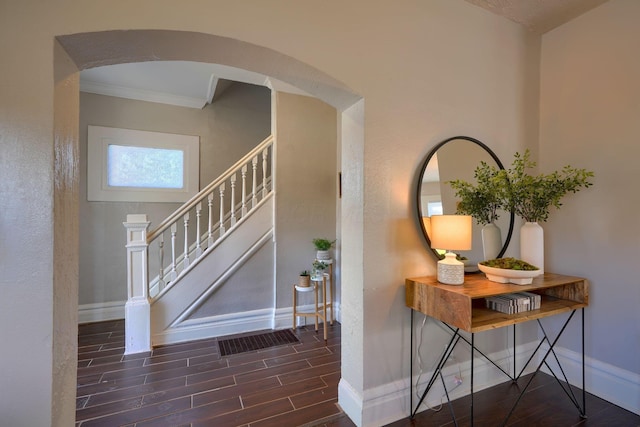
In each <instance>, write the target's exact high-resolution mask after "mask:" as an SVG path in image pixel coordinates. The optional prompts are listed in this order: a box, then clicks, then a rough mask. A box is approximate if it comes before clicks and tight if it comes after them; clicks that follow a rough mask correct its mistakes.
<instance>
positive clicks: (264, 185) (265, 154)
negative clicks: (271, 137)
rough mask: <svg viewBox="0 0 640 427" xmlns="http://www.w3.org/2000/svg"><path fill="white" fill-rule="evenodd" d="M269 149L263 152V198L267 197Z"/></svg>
mask: <svg viewBox="0 0 640 427" xmlns="http://www.w3.org/2000/svg"><path fill="white" fill-rule="evenodd" d="M268 154H269V148H265V149H264V150H262V197H263V198H264V197H267V193H268V191H267V155H268Z"/></svg>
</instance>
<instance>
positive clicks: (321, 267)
mask: <svg viewBox="0 0 640 427" xmlns="http://www.w3.org/2000/svg"><path fill="white" fill-rule="evenodd" d="M312 266H313V276H314V278H315V277H318V276H320V278H322V275H323V274H324V273H325V270H326V269H327V267H328V266H329V265H328V264H325V263H324V262H322V260H318V259H316V260H315V261H313V265H312ZM314 280H315V279H314Z"/></svg>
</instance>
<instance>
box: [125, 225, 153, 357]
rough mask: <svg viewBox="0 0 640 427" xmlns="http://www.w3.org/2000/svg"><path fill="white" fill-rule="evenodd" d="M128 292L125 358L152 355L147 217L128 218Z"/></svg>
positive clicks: (126, 226)
mask: <svg viewBox="0 0 640 427" xmlns="http://www.w3.org/2000/svg"><path fill="white" fill-rule="evenodd" d="M123 224H124V227H125V228H126V229H127V292H128V299H127V303H126V304H125V310H124V311H125V352H124V354H132V353H141V352H145V351H151V309H150V305H149V290H148V289H149V288H148V282H149V266H148V263H147V251H148V246H149V245H148V244H147V229H148V228H149V224H150V223H149V221H147V216H146V215H142V214H140V215H127V222H124V223H123Z"/></svg>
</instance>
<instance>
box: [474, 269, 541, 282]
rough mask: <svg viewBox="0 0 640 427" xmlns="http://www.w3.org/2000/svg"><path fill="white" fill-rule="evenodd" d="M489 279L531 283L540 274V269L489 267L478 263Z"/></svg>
mask: <svg viewBox="0 0 640 427" xmlns="http://www.w3.org/2000/svg"><path fill="white" fill-rule="evenodd" d="M478 268H479V269H480V271H482V272H483V273H484V274H485V275H486V276H487V279H489V280H491V281H492V282H498V283H513V284H514V285H530V284H531V282H533V278H534V277H536V276H539V275H540V269H538V270H511V269H507V268H496V267H488V266H486V265H482V264H478Z"/></svg>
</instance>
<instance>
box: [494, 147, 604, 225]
mask: <svg viewBox="0 0 640 427" xmlns="http://www.w3.org/2000/svg"><path fill="white" fill-rule="evenodd" d="M535 166H536V163H535V162H533V161H531V160H530V159H529V150H526V151H525V152H524V154H523V155H520V154H519V153H516V154H515V159H514V161H513V165H512V167H511V169H506V170H501V171H500V172H499V175H498V176H499V178H500V180H501V187H502V189H503V192H504V196H503V197H504V206H505V208H506V209H509V210H513V211H514V212H515V214H516V215H518V216H519V217H521V218H523V219H524V220H525V221H528V222H544V221H546V220H547V219H548V218H549V209H550V208H551V206H554V207H555V208H560V206H562V203H561V202H560V200H562V198H563V197H564V196H565V195H566V194H567V193H576V192H578V191H579V190H580V189H581V188H587V187H590V186H591V185H593V183H592V182H590V181H589V178H592V177H593V172H591V171H587V170H586V169H576V168H573V167H571V166H569V165H567V166H565V167H563V168H562V170H561V171H555V172H552V173H550V174H547V175H545V174H539V175H535V176H533V175H530V174H528V173H527V171H528V170H529V169H533V168H534V167H535Z"/></svg>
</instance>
